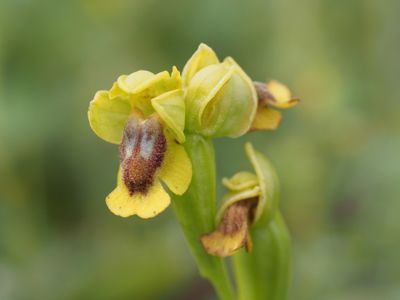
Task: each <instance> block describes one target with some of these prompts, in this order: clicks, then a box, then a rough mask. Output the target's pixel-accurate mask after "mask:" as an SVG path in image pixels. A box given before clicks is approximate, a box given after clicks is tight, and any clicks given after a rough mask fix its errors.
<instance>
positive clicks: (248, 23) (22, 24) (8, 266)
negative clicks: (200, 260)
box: [0, 0, 400, 300]
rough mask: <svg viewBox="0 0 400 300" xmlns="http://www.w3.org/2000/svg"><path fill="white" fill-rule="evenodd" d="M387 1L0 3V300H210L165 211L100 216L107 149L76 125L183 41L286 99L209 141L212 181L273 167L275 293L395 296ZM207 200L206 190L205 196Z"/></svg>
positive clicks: (177, 56) (398, 131) (172, 56)
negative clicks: (288, 91) (272, 115)
mask: <svg viewBox="0 0 400 300" xmlns="http://www.w3.org/2000/svg"><path fill="white" fill-rule="evenodd" d="M399 11H400V2H399V1H394V0H393V1H376V0H364V1H352V0H348V1H344V0H343V1H339V0H338V1H322V0H304V1H294V0H282V1H261V0H252V1H229V0H223V1H217V0H203V1H184V0H182V1H179V0H170V1H156V0H147V1H139V0H136V1H125V0H114V1H106V0H102V1H95V0H82V1H81V0H70V1H54V0H43V1H29V0H9V1H8V0H1V1H0V299H2V300H19V299H21V300H22V299H34V300H35V299H41V300H47V299H61V300H63V299H99V300H101V299H178V300H179V299H213V298H214V297H215V296H214V294H213V291H212V289H211V288H210V286H209V285H208V284H207V283H206V282H204V281H203V280H202V279H200V277H199V275H198V273H197V270H196V268H195V265H194V262H193V260H192V258H191V256H190V254H189V251H188V249H187V247H186V244H185V241H184V239H183V236H182V234H181V232H180V229H179V227H178V225H177V224H176V221H175V219H174V216H173V214H172V212H171V209H168V210H167V211H166V212H165V213H163V214H162V215H160V217H158V218H155V219H152V220H148V221H143V220H140V219H138V218H135V217H133V218H128V219H122V218H119V217H116V216H114V215H112V214H111V213H110V212H109V211H108V210H107V208H106V206H105V203H104V197H105V195H107V194H108V193H109V192H110V191H111V190H112V189H113V187H114V185H115V181H116V170H117V167H118V151H117V148H116V147H115V146H114V145H111V144H107V143H105V142H103V141H102V140H100V139H99V138H97V137H96V136H95V135H94V134H93V133H92V132H91V130H90V128H89V125H88V121H87V115H86V113H87V107H88V103H89V101H90V100H91V99H92V97H93V95H94V93H95V92H96V91H97V90H99V89H105V88H109V87H110V86H111V84H112V82H113V81H114V80H115V79H116V78H117V76H118V75H120V74H127V73H130V72H133V71H135V70H138V69H149V70H151V71H153V72H158V71H160V70H164V69H170V67H171V66H172V65H174V64H176V65H177V66H178V67H179V68H182V67H183V65H184V63H185V61H186V60H187V59H188V58H189V57H190V55H191V54H192V53H193V52H194V50H195V49H196V48H197V46H198V44H199V43H200V42H205V43H207V44H209V45H210V46H211V47H213V48H214V49H215V51H216V52H217V53H218V55H219V56H220V57H221V58H222V57H224V56H227V55H231V56H233V57H234V58H235V59H236V60H237V61H238V62H239V63H240V64H241V65H242V67H243V68H244V69H245V70H246V71H247V72H248V74H249V75H250V76H251V77H252V78H254V79H258V80H265V79H267V78H274V79H278V80H280V81H282V82H285V83H287V84H289V86H290V87H291V88H292V90H293V91H294V93H295V95H297V96H299V97H300V98H301V99H302V103H301V105H299V106H298V107H296V108H294V109H292V110H290V111H285V112H284V121H283V122H282V125H281V127H280V128H279V130H278V131H276V132H269V133H252V134H249V135H247V136H245V137H243V138H241V139H239V140H229V139H222V140H218V141H216V147H217V160H218V162H217V163H218V176H219V177H222V176H229V175H232V173H234V172H235V171H237V170H239V169H242V168H249V164H248V163H247V161H246V160H245V159H243V157H244V151H243V147H242V145H243V143H244V142H245V141H252V142H253V143H254V144H255V147H256V148H258V149H259V150H261V151H262V152H264V153H265V154H267V155H268V156H269V157H270V158H271V159H272V161H273V162H274V164H275V166H276V168H277V170H278V173H279V175H280V178H281V185H282V209H283V212H284V215H285V216H286V219H287V221H288V224H289V227H290V230H291V233H292V235H293V239H294V268H293V280H292V284H291V290H290V299H294V300H303V299H304V300H309V299H311V300H313V299H327V300H330V299H345V300H346V299H349V300H358V299H360V300H361V299H362V300H369V299H371V300H372V299H373V300H375V299H390V300H392V299H393V300H394V299H400V258H399V254H400V239H399V237H400V221H399V219H400V218H399V216H398V215H399V211H400V201H399V200H400V184H399V180H400V159H399V154H400V101H399V100H400V81H399V80H400V60H399V53H400V22H399V16H398V12H399ZM221 192H222V190H221V191H220V193H221Z"/></svg>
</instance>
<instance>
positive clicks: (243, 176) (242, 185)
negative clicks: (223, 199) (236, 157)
mask: <svg viewBox="0 0 400 300" xmlns="http://www.w3.org/2000/svg"><path fill="white" fill-rule="evenodd" d="M222 184H223V185H224V186H225V187H226V188H228V189H230V190H231V191H242V190H245V189H250V188H252V187H254V186H256V185H257V184H258V179H257V176H256V175H254V174H253V173H250V172H244V171H243V172H238V173H236V174H235V175H233V176H232V177H231V178H223V179H222Z"/></svg>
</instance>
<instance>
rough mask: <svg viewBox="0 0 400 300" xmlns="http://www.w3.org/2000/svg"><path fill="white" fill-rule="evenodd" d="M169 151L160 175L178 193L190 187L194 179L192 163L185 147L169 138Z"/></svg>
mask: <svg viewBox="0 0 400 300" xmlns="http://www.w3.org/2000/svg"><path fill="white" fill-rule="evenodd" d="M167 143H168V145H167V152H166V153H165V157H164V161H163V164H162V165H161V169H160V172H159V174H158V176H159V177H160V179H161V180H162V181H163V182H164V183H165V184H166V185H167V186H168V188H169V189H170V190H171V191H172V192H173V193H174V194H177V195H182V194H183V193H185V192H186V190H187V189H188V187H189V185H190V182H191V180H192V163H191V161H190V158H189V156H188V155H187V153H186V151H185V148H184V147H183V146H182V145H179V144H178V143H176V142H175V141H174V140H173V139H172V138H167Z"/></svg>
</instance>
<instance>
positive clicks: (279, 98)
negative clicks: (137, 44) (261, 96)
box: [266, 80, 300, 108]
mask: <svg viewBox="0 0 400 300" xmlns="http://www.w3.org/2000/svg"><path fill="white" fill-rule="evenodd" d="M266 85H267V89H268V91H269V92H270V93H271V94H272V95H273V96H274V99H275V101H274V102H271V103H270V104H271V105H273V106H275V107H277V108H290V107H293V106H295V105H296V104H297V103H298V102H299V101H300V99H298V98H292V95H291V92H290V90H289V88H288V87H287V86H286V85H284V84H283V83H280V82H279V81H276V80H270V81H268V82H267V83H266Z"/></svg>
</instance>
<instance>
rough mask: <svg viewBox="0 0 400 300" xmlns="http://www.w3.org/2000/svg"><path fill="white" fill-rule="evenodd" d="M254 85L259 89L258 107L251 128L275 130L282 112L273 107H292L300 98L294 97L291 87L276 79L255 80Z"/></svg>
mask: <svg viewBox="0 0 400 300" xmlns="http://www.w3.org/2000/svg"><path fill="white" fill-rule="evenodd" d="M254 87H255V89H256V91H257V98H258V107H257V113H256V116H255V118H254V120H253V123H252V125H251V130H275V129H276V128H278V125H279V123H280V121H281V119H282V114H281V113H280V112H279V111H277V110H275V109H273V108H279V109H286V108H291V107H293V106H295V105H296V104H297V103H298V102H299V101H300V99H299V98H292V95H291V92H290V90H289V88H288V87H287V86H286V85H284V84H282V83H280V82H278V81H276V80H270V81H268V82H266V83H262V82H258V81H255V82H254Z"/></svg>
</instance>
